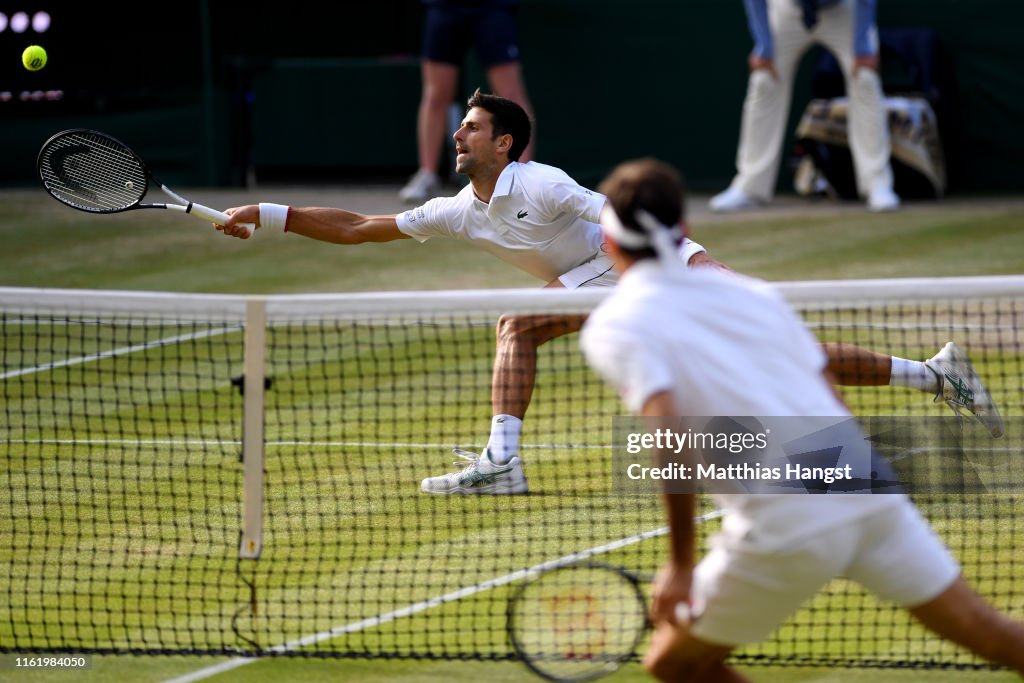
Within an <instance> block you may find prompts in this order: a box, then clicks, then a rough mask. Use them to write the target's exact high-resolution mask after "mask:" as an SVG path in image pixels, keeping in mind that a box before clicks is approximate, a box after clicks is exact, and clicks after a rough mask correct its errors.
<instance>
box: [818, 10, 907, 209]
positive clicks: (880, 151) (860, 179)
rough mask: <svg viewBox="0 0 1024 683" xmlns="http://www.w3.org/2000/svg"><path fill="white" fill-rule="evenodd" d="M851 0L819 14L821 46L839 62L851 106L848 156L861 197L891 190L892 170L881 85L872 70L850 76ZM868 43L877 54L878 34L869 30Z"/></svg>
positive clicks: (851, 72)
mask: <svg viewBox="0 0 1024 683" xmlns="http://www.w3.org/2000/svg"><path fill="white" fill-rule="evenodd" d="M853 4H854V3H853V0H844V1H843V2H841V3H839V4H838V5H836V6H834V7H829V8H827V9H825V10H823V11H822V12H821V13H820V15H819V16H820V19H821V27H822V31H821V36H820V39H821V42H822V43H824V44H825V47H827V48H828V49H829V50H830V51H831V52H832V54H834V55H835V56H836V59H838V60H839V64H840V66H841V67H842V69H843V76H844V77H845V78H846V94H847V96H848V99H849V102H850V108H849V121H848V124H849V138H850V152H851V154H852V155H853V166H854V170H855V171H856V176H857V189H858V191H859V193H860V194H861V195H862V196H864V195H867V194H868V193H869V192H871V190H872V189H874V188H876V187H884V188H886V189H890V190H891V189H892V183H893V180H892V167H891V166H890V164H889V155H890V153H891V151H892V147H891V142H890V140H889V124H888V119H887V114H886V109H885V97H884V95H883V93H882V81H881V79H880V78H879V77H878V73H877V72H875V71H872V70H871V69H860V70H859V71H858V72H857V75H856V76H854V74H853V67H854V54H853V38H852V36H853V23H854V22H853ZM871 33H872V36H871V40H872V43H873V44H874V46H875V49H876V51H877V49H878V31H877V29H872V32H871Z"/></svg>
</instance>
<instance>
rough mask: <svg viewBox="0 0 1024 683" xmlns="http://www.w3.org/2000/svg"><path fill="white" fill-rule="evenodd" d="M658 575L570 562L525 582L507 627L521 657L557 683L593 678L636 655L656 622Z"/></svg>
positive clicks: (511, 607) (512, 605)
mask: <svg viewBox="0 0 1024 683" xmlns="http://www.w3.org/2000/svg"><path fill="white" fill-rule="evenodd" d="M652 580H653V577H652V576H644V575H638V574H633V573H631V572H628V571H626V570H625V569H622V568H620V567H613V566H611V565H607V564H601V563H579V564H570V565H565V566H562V567H558V568H556V569H551V570H548V571H545V572H542V573H540V574H538V575H536V576H534V577H533V578H532V579H530V580H528V581H526V582H524V583H522V584H520V585H519V586H518V587H517V588H516V589H515V591H514V592H513V594H512V597H511V598H510V599H509V603H508V620H507V621H506V629H507V630H508V635H509V639H510V640H511V642H512V647H513V648H514V649H515V651H516V654H517V655H518V656H519V657H520V659H522V660H523V663H524V664H526V666H528V667H529V668H530V669H531V670H532V671H533V672H534V673H536V674H538V675H539V676H541V677H543V678H546V679H548V680H549V681H560V682H561V681H564V682H566V683H570V682H572V683H575V682H579V681H592V680H594V679H596V678H600V677H601V676H605V675H607V674H610V673H612V672H613V671H616V670H617V669H618V668H619V667H620V666H622V664H623V663H624V662H626V661H628V660H630V659H632V658H633V655H634V654H635V653H636V649H637V647H638V646H639V645H640V642H641V641H642V640H643V638H644V636H645V635H646V633H647V630H648V629H649V628H650V627H651V621H650V618H649V616H648V611H647V597H646V595H645V594H644V590H643V585H644V584H650V582H651V581H652Z"/></svg>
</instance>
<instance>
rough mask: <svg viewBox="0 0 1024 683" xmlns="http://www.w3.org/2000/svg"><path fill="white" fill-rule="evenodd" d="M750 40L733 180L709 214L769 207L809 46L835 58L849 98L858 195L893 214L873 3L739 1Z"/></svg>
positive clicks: (895, 200) (842, 0)
mask: <svg viewBox="0 0 1024 683" xmlns="http://www.w3.org/2000/svg"><path fill="white" fill-rule="evenodd" d="M743 4H744V7H745V8H746V11H747V22H748V25H749V27H750V33H751V36H752V37H753V39H754V49H753V51H752V52H751V53H750V57H749V59H748V62H749V67H750V79H749V81H748V82H747V96H746V99H745V100H744V102H743V120H742V124H741V127H740V141H739V149H738V150H737V153H736V170H737V173H736V176H735V177H734V178H733V181H732V183H731V184H730V185H729V187H728V189H726V190H725V191H724V192H722V193H720V194H718V195H715V196H714V197H712V198H711V202H710V206H711V210H712V211H722V212H724V211H742V210H744V209H751V208H755V207H758V206H762V205H764V204H767V203H768V202H769V201H771V199H772V196H773V195H774V193H775V182H776V179H777V177H778V171H779V157H780V155H781V151H782V141H783V138H784V137H785V132H786V131H785V126H786V121H787V119H788V116H789V103H790V99H791V97H792V94H793V79H794V77H795V75H796V71H797V68H798V67H799V65H800V58H801V57H802V56H803V54H804V52H805V51H806V50H807V48H809V47H810V46H811V45H813V44H818V45H822V46H823V47H825V48H826V49H828V50H829V51H831V52H832V54H833V55H835V57H836V59H837V60H838V62H839V64H840V67H841V68H842V70H843V76H844V78H845V79H846V92H847V95H848V97H849V100H850V115H849V117H850V121H849V127H850V151H851V153H852V155H853V165H854V169H855V171H856V180H857V189H858V192H859V193H860V195H861V196H862V197H865V198H866V199H867V206H868V209H869V210H870V211H895V210H896V209H898V208H899V206H900V198H899V197H898V196H897V195H896V193H895V192H893V174H892V166H891V165H890V163H889V155H890V153H891V149H892V148H891V142H890V140H889V128H888V122H887V115H886V109H885V101H884V96H883V94H882V82H881V79H880V78H879V75H878V29H877V26H876V24H875V0H744V3H743Z"/></svg>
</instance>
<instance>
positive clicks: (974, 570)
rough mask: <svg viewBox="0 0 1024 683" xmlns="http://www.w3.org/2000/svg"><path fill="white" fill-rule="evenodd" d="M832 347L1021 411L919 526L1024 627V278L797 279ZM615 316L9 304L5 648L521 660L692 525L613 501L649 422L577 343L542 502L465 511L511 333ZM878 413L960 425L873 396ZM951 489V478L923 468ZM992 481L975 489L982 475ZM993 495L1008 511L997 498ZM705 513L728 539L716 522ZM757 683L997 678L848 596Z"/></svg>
mask: <svg viewBox="0 0 1024 683" xmlns="http://www.w3.org/2000/svg"><path fill="white" fill-rule="evenodd" d="M780 288H781V290H782V291H783V292H784V294H785V295H786V296H787V297H788V298H789V299H790V301H791V302H792V303H793V304H794V306H796V307H797V309H798V310H800V311H801V313H802V315H803V316H804V318H805V320H806V321H807V323H808V325H809V326H810V328H811V329H812V331H814V332H815V334H817V335H818V337H819V338H820V339H821V340H822V341H826V342H844V343H853V344H859V345H861V346H864V347H868V348H871V349H873V350H875V351H881V352H884V353H891V354H894V355H898V356H901V357H905V358H911V359H918V360H923V359H926V358H929V357H931V356H932V355H933V354H934V353H935V352H936V351H937V350H938V349H940V348H941V347H942V346H943V345H944V344H945V343H946V342H947V341H950V340H954V341H956V342H957V343H958V344H959V345H960V346H961V347H962V348H963V349H964V350H965V351H966V352H967V353H968V354H969V355H970V357H971V359H972V361H973V363H974V366H975V368H976V369H977V371H978V373H979V374H980V375H981V376H982V377H983V378H984V380H985V382H986V383H987V385H988V388H989V389H990V391H991V393H992V395H993V397H994V398H995V400H996V402H997V403H998V405H999V408H1000V409H1001V410H1002V413H1003V416H1004V421H1005V429H1006V434H1005V435H1004V436H1003V437H1002V438H1001V439H998V440H995V439H992V438H991V436H989V434H988V432H987V430H985V429H984V427H983V426H982V425H980V424H979V423H978V422H977V421H975V420H973V419H971V418H970V417H969V416H968V418H967V419H965V420H964V421H963V422H962V423H960V422H956V424H957V430H958V433H960V434H961V435H962V439H963V444H966V445H965V446H964V450H963V451H962V452H960V453H958V455H957V460H956V462H955V467H954V469H956V470H957V475H956V477H954V479H957V481H960V482H961V484H962V483H963V480H964V479H965V476H966V478H967V479H969V480H970V483H972V487H971V489H970V492H965V491H966V490H967V489H963V488H961V489H958V490H946V489H939V490H935V489H934V488H928V489H927V490H924V492H922V493H920V494H917V495H915V499H916V502H917V503H918V505H919V506H920V508H921V509H922V511H923V512H924V514H925V515H926V517H928V518H929V519H930V521H931V522H932V524H933V526H934V527H935V528H936V530H937V531H938V532H939V533H940V535H941V536H942V537H943V539H944V540H945V541H946V542H947V544H948V545H949V546H950V547H951V548H952V550H953V552H954V554H956V555H957V557H958V559H959V560H960V561H961V562H962V563H963V565H964V573H965V575H966V577H967V578H968V580H970V581H971V583H972V584H973V585H975V586H976V587H977V588H978V590H979V591H980V592H981V593H982V594H983V595H985V596H986V598H988V599H989V600H991V601H992V602H993V603H994V604H996V605H997V606H998V607H999V608H1001V609H1004V610H1007V611H1010V612H1011V613H1015V614H1016V615H1017V616H1018V617H1021V616H1024V613H1022V607H1021V606H1022V604H1024V584H1022V583H1021V579H1020V576H1021V575H1022V571H1021V570H1022V566H1021V565H1022V560H1021V559H1020V557H1019V552H1018V551H1017V548H1019V547H1020V544H1021V543H1022V541H1024V510H1022V505H1024V503H1022V502H1021V498H1020V497H1019V496H1017V495H1014V494H1013V493H1010V492H1005V491H1003V492H1000V491H998V490H995V491H994V492H993V491H992V490H991V489H985V491H986V492H984V493H979V491H980V490H981V489H980V488H978V487H977V486H974V484H978V482H980V481H982V480H984V479H985V478H986V477H987V476H989V473H990V472H991V471H993V470H998V469H999V468H1000V467H1002V466H1003V464H1005V463H1006V462H1007V461H1009V460H1012V459H1014V458H1019V456H1020V452H1019V444H1020V439H1021V429H1020V428H1019V424H1018V422H1019V420H1017V419H1016V418H1019V416H1020V415H1021V413H1022V409H1024V403H1022V398H1024V386H1022V382H1024V278H1019V277H1005V278H957V279H942V280H887V281H851V282H816V283H788V284H782V285H780ZM601 297H602V294H601V293H597V292H538V291H535V290H530V291H504V292H497V291H494V292H435V293H422V292H421V293H385V294H359V295H296V296H267V297H242V296H213V295H177V294H145V293H114V292H82V291H65V290H28V289H14V288H0V335H2V342H0V344H2V346H0V392H2V399H0V400H2V406H3V407H2V413H0V460H2V465H0V510H2V512H0V593H2V594H3V596H4V598H3V599H0V652H27V651H31V652H93V653H124V654H164V653H182V654H211V655H213V654H230V655H287V656H321V657H403V658H437V659H485V660H504V659H511V658H512V657H513V653H512V648H511V646H510V645H509V643H508V639H507V636H506V635H505V614H506V603H507V599H508V597H509V594H510V591H511V589H512V588H513V587H514V585H515V584H516V583H517V582H518V581H520V580H522V579H523V578H525V577H527V576H529V575H531V574H532V573H535V572H537V571H539V570H541V569H544V568H548V567H553V566H557V565H559V564H565V563H571V562H574V561H577V560H582V559H585V558H590V557H596V558H599V559H600V560H601V561H604V562H608V563H611V564H616V565H621V566H624V567H626V568H628V569H630V570H633V571H636V572H652V571H654V570H656V569H657V567H658V566H659V564H660V563H661V561H663V559H664V557H665V550H666V543H665V539H664V538H663V535H664V533H665V528H664V527H665V521H664V516H663V512H662V509H661V506H660V501H659V500H658V498H657V497H656V496H652V495H635V496H629V495H620V494H617V493H615V491H614V490H613V478H614V476H615V473H614V472H613V468H612V458H611V455H610V454H611V452H612V450H613V446H612V444H613V433H612V432H613V428H612V421H613V417H614V416H617V415H621V414H622V412H623V409H622V408H621V407H620V404H619V402H618V400H617V398H616V396H615V395H614V394H613V392H612V391H611V390H610V389H608V388H607V387H605V386H604V385H603V384H602V382H601V381H600V380H599V379H598V378H597V377H596V376H595V375H593V374H592V373H591V371H590V370H589V369H588V368H587V366H586V363H585V361H584V359H583V358H582V356H581V354H580V353H579V350H578V341H577V339H576V336H575V335H569V336H567V337H564V338H560V339H556V340H554V341H551V342H549V343H547V344H545V345H544V346H542V347H541V348H540V350H539V353H538V357H537V373H536V387H535V388H534V391H533V401H532V403H531V406H530V410H529V413H528V414H527V419H526V422H525V427H524V433H523V442H522V450H521V454H522V456H523V460H524V463H525V467H526V474H527V476H528V478H529V485H530V494H529V495H525V496H485V495H479V496H436V495H426V494H424V493H422V492H421V491H420V481H421V479H423V478H424V477H429V476H434V475H438V474H441V473H443V472H444V471H445V470H446V468H447V467H448V466H449V464H450V462H451V458H450V456H449V451H450V449H451V448H452V447H463V448H466V449H469V450H473V451H479V450H480V448H481V447H482V446H483V445H485V442H486V440H487V431H488V429H489V422H490V418H491V403H490V398H491V397H490V386H491V379H492V366H493V360H494V358H493V357H494V349H495V323H496V322H497V320H498V319H499V317H500V316H502V315H510V314H514V315H530V314H579V313H585V312H587V311H589V310H590V309H591V308H592V307H593V306H594V305H596V303H597V302H598V301H599V300H600V298H601ZM843 393H844V397H845V398H846V400H847V402H848V403H849V404H850V405H851V407H852V408H853V409H854V411H855V412H856V413H857V414H858V415H862V416H905V417H910V418H921V419H942V420H953V421H955V420H956V419H957V418H956V417H955V416H954V415H953V413H952V412H950V411H949V410H948V408H946V406H944V405H942V404H935V403H933V402H932V396H930V395H926V394H923V393H920V392H917V391H914V390H910V389H903V388H893V387H884V386H883V387H845V388H844V390H843ZM898 456H899V457H902V458H904V459H905V460H906V462H907V463H912V464H913V467H914V468H917V469H915V470H913V471H914V474H913V476H914V477H915V478H917V477H923V476H936V473H938V475H937V476H939V477H940V478H942V477H943V476H944V473H945V472H947V471H948V470H949V469H950V468H951V465H950V462H951V459H950V458H949V457H942V456H941V455H940V456H939V457H923V456H922V457H917V456H916V455H914V456H912V457H906V456H907V454H906V453H900V454H898ZM964 472H967V474H966V475H965V474H964ZM982 488H984V487H982ZM717 523H718V522H717V516H716V515H715V513H714V511H713V510H712V509H711V507H710V503H708V502H706V501H705V503H704V505H703V508H702V517H701V524H700V525H699V528H700V531H701V542H702V543H704V544H706V542H707V539H708V537H709V536H710V535H711V534H713V533H714V531H715V530H716V526H717ZM736 659H737V661H740V662H744V661H746V662H761V663H776V664H808V665H840V666H899V667H907V666H921V667H963V668H976V667H984V666H985V665H984V664H983V663H982V662H980V661H979V660H977V659H975V658H974V657H972V656H970V655H968V654H966V653H965V652H963V651H960V650H958V649H956V648H954V647H952V646H950V645H948V644H945V643H943V642H941V641H940V640H939V639H937V638H935V637H933V636H930V635H929V634H927V633H926V632H925V631H923V630H922V629H921V628H920V627H918V626H916V625H914V624H913V623H911V621H910V620H909V618H908V617H906V616H905V615H903V613H902V612H900V611H899V610H897V609H895V608H893V607H891V606H889V605H884V604H879V603H878V602H877V601H875V600H874V599H873V598H871V597H870V596H869V595H867V594H865V593H864V592H863V591H862V590H861V589H859V588H858V587H857V586H855V585H852V584H849V583H847V582H845V581H842V580H837V581H835V582H833V583H831V584H829V586H827V587H826V589H825V590H823V591H822V592H821V593H820V594H819V595H818V596H817V597H816V598H815V599H814V600H813V601H811V602H810V603H809V604H808V605H807V606H806V607H805V608H804V609H802V610H801V611H800V612H799V613H797V614H796V615H795V616H794V617H793V618H791V619H790V620H789V621H787V622H786V623H785V624H784V625H783V626H782V627H781V628H780V629H779V630H778V631H777V633H776V634H775V635H774V636H773V637H772V638H771V639H770V640H769V641H766V642H765V643H762V644H759V645H757V646H754V647H751V648H746V649H744V650H742V651H740V652H739V653H738V654H737V655H736Z"/></svg>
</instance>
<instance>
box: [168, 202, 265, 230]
mask: <svg viewBox="0 0 1024 683" xmlns="http://www.w3.org/2000/svg"><path fill="white" fill-rule="evenodd" d="M185 213H190V214H192V215H193V216H195V217H196V218H199V219H201V220H204V221H209V222H211V223H216V224H217V225H226V224H227V222H228V218H229V216H228V215H227V214H226V213H224V212H222V211H218V210H217V209H211V208H210V207H208V206H203V205H202V204H195V203H193V204H190V205H189V207H188V208H187V209H185ZM239 227H242V228H245V229H246V230H247V231H248V232H249V237H252V233H253V231H254V230H255V229H256V226H255V225H254V224H252V223H239Z"/></svg>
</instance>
